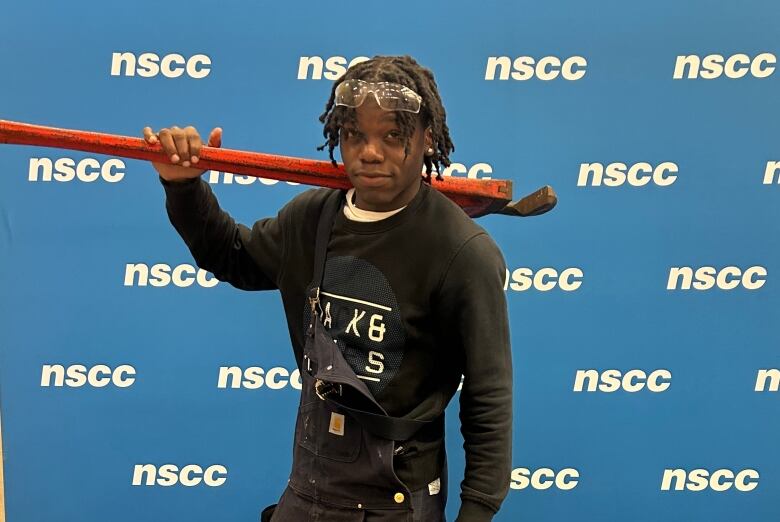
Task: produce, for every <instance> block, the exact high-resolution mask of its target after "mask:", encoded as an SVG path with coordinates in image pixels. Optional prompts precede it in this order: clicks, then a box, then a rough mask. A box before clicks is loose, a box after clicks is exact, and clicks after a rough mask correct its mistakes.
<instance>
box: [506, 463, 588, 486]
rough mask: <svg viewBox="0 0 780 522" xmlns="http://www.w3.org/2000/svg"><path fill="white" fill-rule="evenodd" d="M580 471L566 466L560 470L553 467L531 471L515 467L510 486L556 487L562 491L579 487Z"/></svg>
mask: <svg viewBox="0 0 780 522" xmlns="http://www.w3.org/2000/svg"><path fill="white" fill-rule="evenodd" d="M579 477H580V472H579V471H577V470H576V469H574V468H564V469H562V470H560V471H558V472H556V471H555V470H553V469H552V468H539V469H537V470H535V471H531V470H530V469H528V468H515V469H513V470H512V477H511V480H510V481H509V487H510V488H512V489H526V488H529V487H530V488H531V489H537V490H544V489H550V488H552V487H555V489H559V490H561V491H569V490H572V489H574V488H576V487H577V483H578V480H577V479H578V478H579Z"/></svg>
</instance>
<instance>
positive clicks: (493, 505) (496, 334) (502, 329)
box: [440, 232, 512, 522]
mask: <svg viewBox="0 0 780 522" xmlns="http://www.w3.org/2000/svg"><path fill="white" fill-rule="evenodd" d="M505 277H506V262H505V260H504V257H503V255H502V254H501V251H500V250H499V248H498V246H497V245H496V244H495V242H494V241H493V239H492V238H491V237H490V236H489V235H488V234H487V233H484V232H481V233H478V234H476V235H474V236H472V237H471V238H470V239H469V240H468V241H467V242H466V243H465V244H464V245H463V246H462V247H461V249H460V251H459V252H458V253H457V254H456V255H455V257H454V259H453V260H452V262H451V264H450V266H449V268H448V269H447V272H446V275H445V276H444V280H443V283H442V286H441V298H442V299H441V301H440V303H441V307H442V310H441V311H442V320H444V321H446V323H445V324H449V325H450V334H449V336H448V342H450V343H452V346H453V348H456V347H459V348H460V352H461V354H462V357H463V373H464V377H465V378H464V381H463V388H462V390H461V392H460V421H461V433H462V434H463V441H464V442H463V447H464V449H465V453H466V469H465V473H464V478H463V482H462V483H461V494H460V496H461V507H460V511H459V513H458V518H457V519H456V522H483V521H490V520H492V519H493V516H494V515H495V513H496V512H497V511H498V509H499V508H500V507H501V503H502V502H503V500H504V498H505V497H506V495H507V492H508V491H509V478H510V473H511V460H512V358H511V346H510V339H509V318H508V311H507V304H506V294H505V292H504V279H505Z"/></svg>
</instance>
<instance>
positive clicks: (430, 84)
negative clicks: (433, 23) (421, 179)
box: [317, 55, 455, 183]
mask: <svg viewBox="0 0 780 522" xmlns="http://www.w3.org/2000/svg"><path fill="white" fill-rule="evenodd" d="M349 79H360V80H364V81H369V82H371V81H373V82H393V83H398V84H401V85H404V86H406V87H408V88H410V89H412V90H413V91H414V92H416V93H417V94H419V95H420V96H421V97H422V102H421V105H420V112H419V113H416V114H415V113H411V112H409V111H396V121H397V123H398V125H399V127H400V130H401V133H402V134H403V136H404V159H406V157H407V156H408V155H409V140H410V138H411V136H412V134H414V129H415V124H416V118H418V117H421V118H422V126H423V129H425V128H426V127H428V126H430V127H431V134H432V137H433V150H434V152H433V155H432V156H427V155H425V156H423V157H424V160H423V161H424V163H425V173H426V174H427V176H426V178H425V181H427V182H428V183H430V182H431V170H433V169H434V167H435V170H436V179H437V180H442V179H444V177H443V176H442V174H441V166H440V165H443V166H444V167H449V166H450V163H451V162H450V158H449V155H450V152H453V151H454V150H455V145H454V144H453V143H452V140H451V139H450V132H449V129H448V128H447V122H446V112H445V111H444V106H443V105H442V103H441V97H440V96H439V90H438V88H437V86H436V81H435V80H434V79H433V72H432V71H431V70H430V69H428V68H426V67H423V66H421V65H420V64H418V63H417V61H416V60H415V59H414V58H412V57H411V56H408V55H405V56H374V57H373V58H371V59H370V60H367V61H364V62H360V63H357V64H355V65H353V66H352V67H350V68H349V69H347V72H346V73H345V74H344V75H343V76H341V78H339V79H338V80H336V81H335V82H334V83H333V88H332V89H331V92H330V98H329V99H328V103H327V104H326V106H325V112H324V113H322V115H321V116H320V122H322V123H324V124H325V127H324V128H323V131H322V135H323V136H324V137H325V138H327V141H326V142H325V143H323V144H322V145H320V146H319V147H317V150H323V149H324V148H325V147H326V146H327V147H328V154H329V156H330V161H331V163H333V166H334V167H335V166H336V165H337V162H336V160H335V159H334V158H333V149H335V148H336V146H337V145H338V144H339V131H340V130H341V127H342V126H343V125H344V124H345V123H348V122H352V123H354V122H355V121H356V114H355V109H354V108H353V107H344V106H342V105H335V103H334V97H335V92H336V88H337V87H338V86H339V85H340V84H341V82H343V81H345V80H349Z"/></svg>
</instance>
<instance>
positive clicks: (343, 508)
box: [262, 191, 446, 522]
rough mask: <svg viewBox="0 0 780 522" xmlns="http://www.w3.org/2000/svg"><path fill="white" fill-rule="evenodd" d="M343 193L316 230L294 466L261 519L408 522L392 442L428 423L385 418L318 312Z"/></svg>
mask: <svg viewBox="0 0 780 522" xmlns="http://www.w3.org/2000/svg"><path fill="white" fill-rule="evenodd" d="M342 194H343V192H342V191H338V192H334V193H333V194H331V197H329V198H328V199H327V200H326V202H325V206H324V209H323V212H322V216H321V219H320V222H319V225H318V229H317V240H316V244H315V254H314V288H312V289H311V291H310V294H309V304H310V306H311V309H312V312H311V324H310V325H309V326H308V330H307V332H306V336H305V344H304V347H303V360H302V367H301V369H300V370H301V378H302V384H303V387H302V389H301V400H300V406H299V408H298V417H297V420H296V426H295V442H294V447H293V465H292V472H291V473H290V479H289V481H288V485H287V489H286V490H285V492H284V494H283V495H282V498H281V499H280V501H279V504H278V505H277V506H276V507H275V509H274V507H273V506H271V507H269V508H267V509H266V510H265V511H264V512H263V518H262V520H264V521H265V520H271V521H273V522H307V521H309V522H311V521H327V522H363V521H364V520H366V516H367V513H370V515H371V516H370V517H368V520H372V521H374V520H376V521H377V522H379V521H387V522H412V521H413V517H412V502H411V500H412V499H411V492H410V491H409V488H408V487H407V486H406V485H405V484H404V483H403V482H401V480H400V479H399V478H398V477H397V476H396V474H395V471H394V469H393V455H394V451H395V450H396V442H395V441H396V440H406V439H408V438H410V437H411V436H412V435H413V434H414V433H415V432H417V431H418V430H419V429H420V427H421V426H425V425H428V424H433V423H425V422H420V421H410V420H407V419H399V418H392V417H388V416H387V413H386V411H385V410H384V409H383V408H382V407H381V406H380V405H379V403H377V402H376V400H375V399H374V397H373V395H372V394H371V392H370V391H369V389H368V387H367V386H366V385H365V384H364V383H363V382H362V381H361V380H360V379H358V378H357V376H356V375H355V372H354V371H353V370H352V368H351V367H350V365H349V363H347V362H346V360H345V359H344V357H343V355H342V353H341V350H340V348H339V347H338V345H337V344H336V340H335V339H333V337H331V335H330V334H329V333H328V332H327V331H326V329H325V327H324V326H323V325H322V323H321V321H320V315H319V312H318V311H317V308H319V306H320V303H319V292H320V285H321V284H322V278H323V273H324V267H325V259H326V249H327V244H328V240H329V237H330V231H331V228H332V223H333V218H334V216H335V214H336V212H337V211H338V209H339V208H340V199H341V197H342ZM320 312H321V308H320ZM358 419H360V420H358ZM442 425H443V422H442ZM377 433H381V434H382V435H384V436H385V437H382V436H379V435H377ZM445 483H446V482H445ZM426 494H427V491H426ZM442 495H446V493H445V492H443V493H442ZM444 498H446V497H444ZM303 499H305V501H303ZM269 515H270V516H269ZM419 515H420V513H418V517H419ZM437 520H438V519H437Z"/></svg>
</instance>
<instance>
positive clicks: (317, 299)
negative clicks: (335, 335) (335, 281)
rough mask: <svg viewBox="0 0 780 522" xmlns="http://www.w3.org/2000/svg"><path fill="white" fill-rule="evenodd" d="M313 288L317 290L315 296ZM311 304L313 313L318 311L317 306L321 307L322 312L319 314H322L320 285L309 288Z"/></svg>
mask: <svg viewBox="0 0 780 522" xmlns="http://www.w3.org/2000/svg"><path fill="white" fill-rule="evenodd" d="M313 290H316V293H315V294H314V297H312V296H311V292H312V291H313ZM309 304H310V305H311V313H312V314H314V313H316V308H319V309H320V313H319V314H318V315H322V306H321V305H320V287H319V286H318V287H317V288H313V289H312V290H309Z"/></svg>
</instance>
